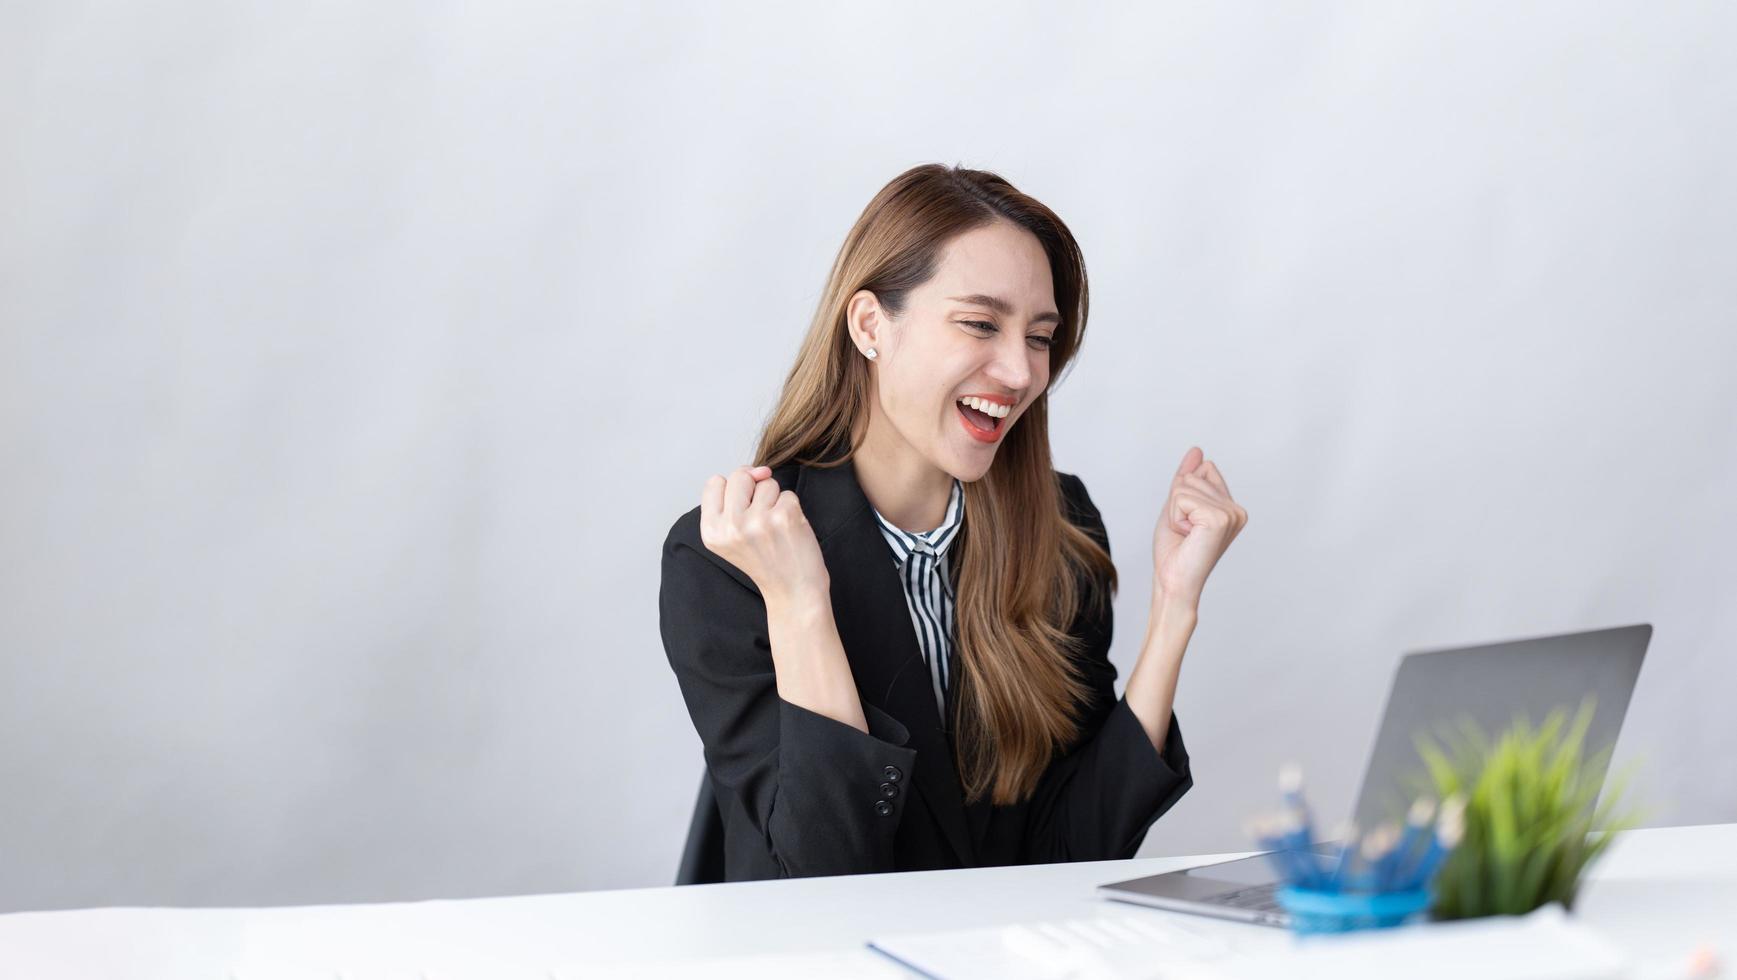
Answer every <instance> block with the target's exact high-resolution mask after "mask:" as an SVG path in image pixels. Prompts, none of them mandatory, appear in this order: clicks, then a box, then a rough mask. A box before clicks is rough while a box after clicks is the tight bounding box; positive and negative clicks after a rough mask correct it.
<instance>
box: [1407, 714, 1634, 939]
mask: <svg viewBox="0 0 1737 980" xmlns="http://www.w3.org/2000/svg"><path fill="white" fill-rule="evenodd" d="M1592 709H1593V702H1592V701H1591V700H1590V699H1589V700H1587V701H1586V702H1584V703H1583V704H1582V705H1581V707H1580V710H1579V711H1578V712H1577V713H1576V714H1575V716H1574V719H1573V721H1572V722H1569V721H1568V720H1567V716H1566V712H1565V711H1562V710H1557V711H1553V712H1551V713H1550V714H1549V716H1548V717H1546V718H1545V720H1544V723H1543V724H1542V725H1540V726H1539V727H1537V728H1533V727H1532V726H1531V724H1530V722H1529V721H1528V720H1527V719H1526V718H1524V717H1518V718H1516V719H1515V720H1514V722H1513V724H1512V726H1511V727H1510V728H1508V729H1507V730H1506V731H1505V732H1503V733H1502V734H1501V735H1500V736H1499V737H1498V738H1496V739H1495V740H1494V741H1491V740H1490V739H1489V738H1487V737H1486V736H1485V735H1484V733H1483V732H1481V731H1480V730H1479V729H1478V728H1477V726H1476V725H1473V724H1471V723H1470V722H1466V723H1464V724H1462V726H1461V731H1460V733H1459V734H1458V735H1457V736H1449V737H1446V738H1444V741H1446V742H1447V743H1448V745H1447V747H1446V748H1443V747H1442V746H1441V745H1438V744H1437V743H1436V742H1435V741H1434V740H1433V739H1431V738H1429V737H1428V736H1419V737H1418V739H1417V748H1418V753H1419V755H1420V756H1421V757H1422V759H1423V762H1424V765H1425V767H1426V769H1427V778H1425V779H1422V780H1420V782H1421V783H1422V784H1423V785H1424V786H1426V787H1427V788H1429V789H1431V790H1433V791H1434V792H1435V794H1436V796H1437V798H1438V799H1446V798H1447V797H1448V796H1449V795H1451V794H1455V793H1458V794H1461V795H1462V796H1463V797H1464V799H1465V801H1466V807H1465V835H1464V838H1463V839H1462V840H1461V842H1460V845H1459V846H1458V847H1457V848H1455V849H1454V851H1453V853H1452V854H1451V855H1450V856H1449V857H1448V858H1447V860H1446V861H1445V862H1444V863H1443V864H1442V867H1441V870H1440V873H1439V875H1438V877H1437V878H1436V881H1435V888H1436V902H1435V906H1434V908H1433V910H1432V916H1433V917H1434V918H1436V919H1470V918H1477V917H1480V916H1486V915H1524V914H1525V913H1527V912H1530V911H1532V910H1533V909H1536V908H1539V907H1540V906H1543V905H1546V904H1548V903H1550V902H1560V903H1562V906H1563V907H1564V908H1567V909H1572V908H1573V907H1574V900H1575V897H1576V895H1577V894H1578V892H1579V889H1580V884H1581V881H1582V879H1583V876H1584V874H1585V872H1586V870H1587V868H1588V867H1590V866H1591V865H1592V863H1593V862H1594V861H1596V860H1597V859H1598V858H1599V856H1600V855H1602V854H1603V853H1604V852H1605V850H1606V848H1608V847H1609V846H1610V843H1611V841H1612V840H1614V839H1615V835H1616V834H1617V833H1619V832H1621V831H1623V830H1628V829H1631V828H1633V827H1635V826H1638V825H1639V823H1640V821H1641V819H1642V815H1641V814H1640V813H1639V812H1638V811H1636V810H1632V809H1629V810H1625V811H1624V812H1622V813H1620V814H1619V813H1618V812H1617V810H1616V807H1617V806H1618V804H1619V802H1620V800H1621V797H1622V796H1623V793H1624V792H1625V789H1626V786H1627V783H1628V777H1629V776H1630V775H1631V774H1632V771H1625V772H1624V773H1622V774H1621V775H1620V776H1619V777H1618V778H1617V779H1615V780H1614V781H1613V783H1612V785H1611V787H1610V790H1609V791H1608V792H1607V793H1606V794H1605V798H1604V801H1603V802H1602V803H1599V804H1597V806H1596V807H1595V806H1594V804H1595V803H1596V802H1597V800H1598V796H1599V788H1600V779H1599V774H1600V773H1602V772H1603V771H1604V769H1605V766H1606V763H1607V762H1608V760H1609V756H1610V751H1611V749H1610V748H1605V749H1603V750H1602V751H1600V752H1598V753H1596V754H1594V755H1592V756H1587V755H1585V752H1584V744H1583V743H1584V741H1585V737H1586V728H1587V725H1588V723H1589V722H1591V720H1592Z"/></svg>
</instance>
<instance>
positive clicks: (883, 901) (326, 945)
mask: <svg viewBox="0 0 1737 980" xmlns="http://www.w3.org/2000/svg"><path fill="white" fill-rule="evenodd" d="M1233 856H1236V855H1223V857H1233ZM1202 860H1209V859H1206V858H1152V859H1147V860H1139V861H1116V862H1100V863H1091V864H1055V865H1040V866H1033V867H1022V868H976V869H969V870H963V871H935V872H912V873H906V874H887V875H851V876H843V877H836V878H807V879H795V880H789V881H764V882H744V883H739V884H725V885H702V886H687V887H682V888H675V887H669V888H644V889H630V890H622V891H601V892H584V893H579V894H570V895H542V896H528V897H518V898H487V899H467V900H460V901H427V902H406V903H392V904H379V905H347V906H345V905H335V906H302V907H288V908H261V909H132V908H121V909H85V910H77V911H66V912H24V913H14V914H10V915H0V974H4V975H5V976H8V977H11V976H20V977H24V976H28V977H33V978H39V980H54V978H58V977H80V978H85V977H104V978H123V977H150V978H159V977H161V978H170V977H173V978H176V980H185V978H191V977H223V978H228V977H232V976H233V977H236V978H240V980H249V978H252V977H260V978H274V977H309V978H311V977H326V978H332V977H336V976H339V975H340V972H339V971H340V970H342V971H343V973H342V974H341V975H343V976H345V977H347V978H349V977H353V978H372V977H375V976H380V977H388V976H390V977H418V976H422V975H425V976H427V977H428V978H429V980H434V978H439V977H461V976H479V977H481V976H487V977H491V978H499V980H510V978H513V977H520V976H523V977H541V978H548V977H551V976H554V977H559V978H565V977H568V976H581V975H585V973H586V972H594V968H595V967H596V966H597V965H598V964H629V963H633V962H635V961H641V960H646V959H667V958H673V957H684V956H729V955H732V954H748V953H761V954H764V953H795V952H824V951H861V949H862V944H863V943H864V941H865V940H867V939H869V938H871V937H876V936H883V935H886V934H888V933H898V932H914V931H925V930H932V929H940V928H958V927H969V926H986V925H997V924H1004V923H1013V922H1022V921H1033V920H1039V919H1046V918H1075V917H1081V916H1089V915H1092V914H1094V913H1097V912H1099V911H1101V910H1103V908H1104V907H1105V905H1106V904H1107V903H1105V902H1104V901H1103V900H1101V899H1098V898H1096V897H1095V896H1094V895H1093V889H1094V887H1095V886H1097V885H1098V884H1100V883H1102V882H1107V881H1117V880H1121V879H1124V878H1131V877H1135V876H1138V875H1142V874H1154V873H1157V872H1160V871H1165V870H1169V869H1172V868H1177V867H1184V866H1187V865H1190V864H1195V863H1199V862H1200V861H1202ZM1114 907H1115V908H1117V909H1131V908H1134V907H1133V906H1121V905H1120V904H1116V905H1115V906H1114ZM1576 911H1577V912H1578V913H1579V914H1580V916H1581V917H1582V918H1583V919H1584V920H1586V921H1587V922H1589V923H1591V924H1592V925H1594V926H1596V927H1597V928H1598V929H1599V930H1600V931H1601V932H1602V933H1603V934H1604V935H1605V937H1606V938H1608V939H1610V940H1611V941H1613V942H1614V943H1616V944H1617V945H1618V946H1619V947H1620V948H1622V949H1623V950H1625V951H1626V952H1628V953H1630V954H1631V955H1634V956H1636V957H1644V958H1648V959H1658V958H1673V957H1678V956H1681V955H1682V954H1684V953H1686V952H1687V951H1688V950H1689V949H1691V948H1692V947H1694V946H1696V945H1701V944H1707V943H1713V944H1715V946H1716V947H1717V949H1718V951H1719V952H1720V954H1721V955H1722V956H1723V957H1724V958H1725V963H1726V966H1727V969H1729V968H1730V967H1731V965H1732V964H1731V960H1732V958H1733V957H1734V956H1737V824H1720V825H1713V826H1703V827H1675V828H1661V829H1654V830H1641V831H1635V832H1633V833H1630V834H1628V835H1625V836H1624V837H1623V838H1622V839H1621V840H1619V841H1618V842H1617V843H1616V844H1615V845H1613V846H1612V848H1611V850H1610V852H1609V853H1608V854H1607V855H1606V856H1605V858H1604V859H1603V860H1602V861H1601V863H1599V864H1598V865H1596V866H1595V867H1594V871H1593V876H1592V881H1591V882H1590V883H1589V884H1588V885H1587V886H1586V887H1585V890H1584V893H1583V895H1582V897H1581V901H1580V903H1579V907H1578V908H1577V910H1576ZM1149 914H1151V915H1155V916H1166V917H1169V916H1175V915H1176V914H1175V913H1169V912H1161V911H1158V910H1150V912H1149ZM1170 921H1174V922H1183V923H1186V925H1187V927H1188V928H1191V929H1195V930H1199V931H1202V932H1205V933H1208V934H1211V935H1217V936H1223V937H1226V938H1228V940H1229V941H1230V942H1231V943H1232V944H1233V945H1234V946H1236V948H1238V949H1248V950H1259V949H1271V948H1279V947H1280V946H1282V945H1283V944H1285V943H1288V942H1289V941H1290V936H1289V935H1288V934H1287V933H1285V932H1283V931H1280V930H1275V929H1268V928H1263V927H1259V926H1248V925H1241V924H1238V923H1234V922H1227V921H1220V920H1214V919H1207V918H1202V917H1197V916H1179V917H1176V918H1173V919H1171V920H1170ZM869 955H870V956H872V955H873V954H869ZM586 964H589V965H590V966H591V967H592V968H593V970H591V971H586V970H584V969H582V967H583V965H586Z"/></svg>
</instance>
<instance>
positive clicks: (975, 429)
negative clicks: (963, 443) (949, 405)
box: [954, 402, 1006, 442]
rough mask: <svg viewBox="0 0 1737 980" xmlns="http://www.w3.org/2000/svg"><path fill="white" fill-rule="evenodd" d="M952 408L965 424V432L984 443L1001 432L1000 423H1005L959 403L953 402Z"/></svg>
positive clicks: (1003, 420)
mask: <svg viewBox="0 0 1737 980" xmlns="http://www.w3.org/2000/svg"><path fill="white" fill-rule="evenodd" d="M954 407H955V408H957V409H958V410H959V418H960V419H961V420H963V421H964V423H965V431H966V432H968V433H969V434H971V435H973V436H975V437H977V438H978V439H981V440H983V441H985V442H990V441H993V440H994V439H995V438H996V437H997V435H998V434H999V432H1000V430H1001V423H1003V422H1005V421H1006V419H999V418H996V417H995V416H993V415H990V414H988V413H987V412H980V411H978V410H977V409H975V408H972V407H970V406H969V405H965V404H962V403H959V402H955V403H954Z"/></svg>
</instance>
